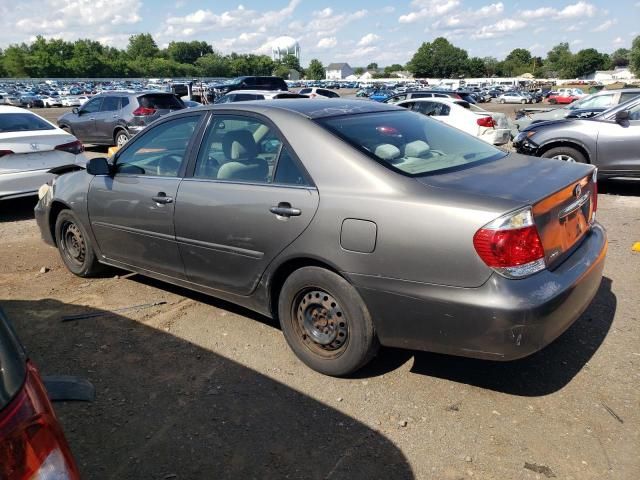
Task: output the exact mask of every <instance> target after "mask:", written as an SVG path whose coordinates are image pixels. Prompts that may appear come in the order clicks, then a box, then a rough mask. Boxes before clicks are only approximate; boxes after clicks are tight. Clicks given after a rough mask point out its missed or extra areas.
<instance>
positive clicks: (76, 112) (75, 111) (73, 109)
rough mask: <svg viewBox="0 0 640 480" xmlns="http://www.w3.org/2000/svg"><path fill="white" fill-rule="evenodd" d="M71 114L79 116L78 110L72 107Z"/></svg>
mask: <svg viewBox="0 0 640 480" xmlns="http://www.w3.org/2000/svg"><path fill="white" fill-rule="evenodd" d="M71 112H72V113H75V114H76V115H80V110H79V109H78V107H73V108H72V109H71Z"/></svg>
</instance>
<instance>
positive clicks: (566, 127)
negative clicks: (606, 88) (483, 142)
mask: <svg viewBox="0 0 640 480" xmlns="http://www.w3.org/2000/svg"><path fill="white" fill-rule="evenodd" d="M513 145H514V147H516V149H517V151H518V152H520V153H524V154H527V155H536V156H539V157H545V158H552V159H556V160H565V161H567V162H577V163H584V164H591V165H595V166H597V167H598V172H599V175H600V176H601V177H604V178H625V177H631V178H638V177H640V97H636V98H635V99H634V100H630V101H628V102H626V103H623V104H621V105H618V106H617V107H614V108H611V109H609V110H606V111H605V112H603V113H600V114H598V115H596V116H594V117H591V118H587V119H575V120H556V121H549V122H541V123H534V124H532V125H530V126H529V127H527V128H525V129H524V130H523V131H522V132H520V133H519V134H518V136H517V137H516V138H515V139H514V141H513Z"/></svg>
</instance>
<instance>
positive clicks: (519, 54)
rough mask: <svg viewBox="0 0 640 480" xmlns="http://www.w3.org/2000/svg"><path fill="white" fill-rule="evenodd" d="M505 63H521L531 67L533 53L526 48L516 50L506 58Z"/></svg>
mask: <svg viewBox="0 0 640 480" xmlns="http://www.w3.org/2000/svg"><path fill="white" fill-rule="evenodd" d="M505 61H507V62H514V63H519V64H521V65H530V64H531V52H530V51H529V50H527V49H526V48H515V49H513V50H511V52H510V53H509V55H507V56H506V58H505Z"/></svg>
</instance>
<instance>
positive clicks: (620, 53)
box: [611, 48, 631, 67]
mask: <svg viewBox="0 0 640 480" xmlns="http://www.w3.org/2000/svg"><path fill="white" fill-rule="evenodd" d="M630 57H631V50H629V49H628V48H619V49H617V50H616V51H615V52H613V53H612V54H611V63H612V65H613V66H614V67H626V66H627V65H629V60H630Z"/></svg>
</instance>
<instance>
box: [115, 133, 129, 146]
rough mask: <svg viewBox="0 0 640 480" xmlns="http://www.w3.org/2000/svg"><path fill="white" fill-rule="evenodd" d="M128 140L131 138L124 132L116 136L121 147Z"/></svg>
mask: <svg viewBox="0 0 640 480" xmlns="http://www.w3.org/2000/svg"><path fill="white" fill-rule="evenodd" d="M127 140H129V139H128V138H127V136H126V135H125V134H124V133H121V134H119V135H118V136H117V137H116V144H117V145H118V146H119V147H121V146H123V145H124V144H125V143H127Z"/></svg>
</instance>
